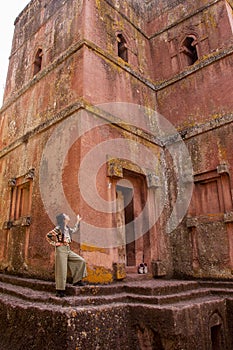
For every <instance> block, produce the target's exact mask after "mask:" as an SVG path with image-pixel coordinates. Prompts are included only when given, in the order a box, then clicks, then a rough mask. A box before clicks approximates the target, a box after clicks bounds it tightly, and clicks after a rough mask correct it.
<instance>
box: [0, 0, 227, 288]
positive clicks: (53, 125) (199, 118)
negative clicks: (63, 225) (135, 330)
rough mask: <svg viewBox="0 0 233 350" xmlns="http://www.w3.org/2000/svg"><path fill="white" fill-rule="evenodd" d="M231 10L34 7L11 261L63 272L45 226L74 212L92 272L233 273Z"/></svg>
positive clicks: (1, 187) (14, 75) (21, 96)
mask: <svg viewBox="0 0 233 350" xmlns="http://www.w3.org/2000/svg"><path fill="white" fill-rule="evenodd" d="M142 3H143V4H142ZM232 9H233V2H232V1H231V0H226V1H225V0H211V1H207V0H198V1H192V0H170V1H168V0H151V1H141V0H127V1H122V2H120V1H117V0H101V1H100V0H89V1H87V0H66V1H64V0H62V1H61V0H52V1H48V0H42V1H37V0H32V1H31V2H30V3H29V4H28V6H27V7H26V8H25V9H24V11H22V13H21V14H20V15H19V16H18V18H17V19H16V21H15V33H14V38H13V43H12V50H11V55H10V60H9V70H8V76H7V81H6V88H5V95H4V103H3V106H2V109H1V112H0V113H1V114H0V125H1V129H0V193H1V206H0V243H1V244H0V269H1V270H5V271H7V272H9V273H17V274H21V275H25V276H35V277H39V278H46V279H47V278H48V279H50V278H53V269H54V252H53V251H52V250H51V247H50V246H48V244H47V242H46V240H45V234H46V233H47V232H48V231H49V230H50V229H51V228H52V227H53V225H54V216H55V215H56V213H58V211H68V212H69V214H70V215H71V216H72V218H74V215H75V214H76V213H80V214H81V216H82V218H83V221H82V224H81V232H80V236H79V238H78V239H76V240H75V242H74V243H73V245H74V247H73V248H74V249H75V250H76V251H77V252H80V254H81V255H82V256H84V258H85V259H86V260H87V264H88V273H89V275H88V279H89V281H91V282H101V283H106V282H111V281H113V280H114V279H122V278H124V277H125V276H126V274H127V273H128V272H136V271H137V266H138V264H140V263H141V262H143V261H144V262H146V263H147V264H148V267H149V272H152V273H153V275H154V277H159V276H167V277H171V276H181V277H187V276H188V277H204V278H221V279H222V278H224V279H231V278H232V273H233V238H232V235H233V201H232V188H233V182H232V181H233V172H232V168H233V155H232V149H233V139H232V137H231V134H232V125H233V124H232V120H233V115H232V106H233V103H232V101H233V89H232V80H233V79H232V52H233V10H232ZM116 106H117V107H116ZM156 112H157V113H159V115H160V116H161V118H160V117H158V115H157V114H156ZM157 117H158V118H157ZM160 123H161V124H163V125H160ZM166 123H167V124H166ZM161 130H162V131H161ZM175 134H176V135H175ZM174 135H175V136H176V137H174ZM177 135H179V137H178V139H177ZM53 142H54V143H53ZM99 145H100V146H99ZM113 145H114V147H113ZM180 145H182V146H180ZM55 146H56V147H55ZM68 146H69V147H68ZM99 147H100V148H99ZM182 147H185V150H188V151H189V155H190V159H191V166H190V163H187V164H186V163H185V161H184V158H188V157H186V153H185V151H184V148H182ZM173 151H174V153H173ZM60 155H61V156H60ZM60 158H61V159H60ZM142 160H143V162H142ZM184 163H185V164H184ZM181 168H182V170H180V169H181ZM177 174H178V175H177ZM179 176H180V178H182V181H180V179H179ZM93 177H94V179H93ZM93 184H94V185H95V186H93ZM44 189H46V190H47V191H46V193H45V194H43V193H42V192H43V191H45V190H44ZM95 191H96V193H95ZM190 193H191V194H192V200H191V202H190V205H189V196H191V194H190ZM86 196H87V197H88V198H89V201H88V200H87V197H86ZM98 196H99V197H100V199H99V200H98V201H97V202H95V199H96V197H98ZM185 201H187V204H188V205H187V208H186V204H185V203H184V202H185ZM101 203H103V208H102V207H101V205H102V204H101ZM182 205H183V206H184V207H185V209H186V210H185V213H183V214H182V215H180V214H179V215H178V214H177V212H179V208H180V207H181V206H182ZM179 206H180V207H179ZM174 208H175V211H174ZM172 213H174V216H175V217H176V216H177V215H178V221H177V223H176V224H175V226H173V228H172V230H170V231H169V230H168V229H167V224H168V222H169V219H170V218H171V216H172ZM140 214H141V215H140ZM141 217H142V219H141V221H140V220H139V219H140V218H141ZM137 218H139V219H138V220H137ZM140 225H141V226H140ZM144 225H145V227H144ZM112 228H113V231H111V229H112ZM108 230H109V231H108ZM108 232H110V233H109V235H108ZM137 232H141V234H137ZM114 234H115V236H114Z"/></svg>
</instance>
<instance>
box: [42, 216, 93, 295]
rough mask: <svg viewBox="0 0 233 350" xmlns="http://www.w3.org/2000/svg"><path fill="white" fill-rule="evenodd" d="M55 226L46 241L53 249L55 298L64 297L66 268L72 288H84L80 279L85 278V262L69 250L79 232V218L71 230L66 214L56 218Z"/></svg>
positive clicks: (78, 217)
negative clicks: (68, 271) (71, 279)
mask: <svg viewBox="0 0 233 350" xmlns="http://www.w3.org/2000/svg"><path fill="white" fill-rule="evenodd" d="M56 219H57V226H56V227H55V228H54V229H53V230H52V231H49V232H48V233H47V235H46V239H47V241H48V242H49V244H51V245H53V246H54V247H55V282H56V296H58V297H60V298H62V297H64V296H65V289H66V279H67V267H69V269H70V271H71V275H72V278H73V286H84V285H85V284H84V283H83V282H82V279H83V278H84V277H86V276H87V270H86V262H85V260H84V259H83V258H82V257H81V256H79V255H78V254H76V253H75V252H73V251H72V250H71V249H70V243H71V241H72V235H73V234H74V233H76V232H77V231H78V230H79V227H80V221H81V217H80V216H79V215H77V222H76V224H75V226H74V227H73V228H71V227H69V226H68V223H69V221H70V218H69V216H68V215H67V214H63V213H62V214H59V215H57V217H56Z"/></svg>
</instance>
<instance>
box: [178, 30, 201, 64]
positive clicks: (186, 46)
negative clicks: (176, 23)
mask: <svg viewBox="0 0 233 350" xmlns="http://www.w3.org/2000/svg"><path fill="white" fill-rule="evenodd" d="M180 53H181V56H182V63H183V66H184V67H186V66H192V65H193V64H194V63H195V62H196V61H197V60H198V58H199V57H198V47H197V38H196V36H195V35H192V34H191V35H186V37H185V38H184V39H183V41H182V43H181V47H180Z"/></svg>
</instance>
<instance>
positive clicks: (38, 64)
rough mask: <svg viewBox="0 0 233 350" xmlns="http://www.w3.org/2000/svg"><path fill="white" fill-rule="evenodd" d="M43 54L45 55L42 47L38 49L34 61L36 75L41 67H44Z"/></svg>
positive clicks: (34, 73)
mask: <svg viewBox="0 0 233 350" xmlns="http://www.w3.org/2000/svg"><path fill="white" fill-rule="evenodd" d="M42 56H43V52H42V49H38V51H37V53H36V57H35V61H34V71H33V75H36V74H37V73H39V71H40V70H41V67H42Z"/></svg>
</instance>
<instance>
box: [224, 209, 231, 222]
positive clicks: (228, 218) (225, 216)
mask: <svg viewBox="0 0 233 350" xmlns="http://www.w3.org/2000/svg"><path fill="white" fill-rule="evenodd" d="M224 222H225V223H228V222H233V212H232V211H230V212H228V213H225V214H224Z"/></svg>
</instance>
